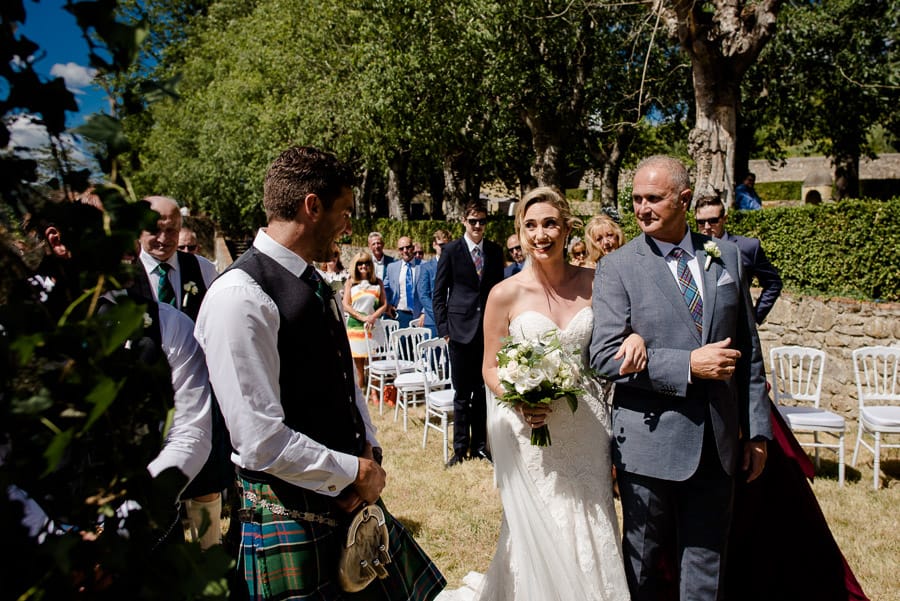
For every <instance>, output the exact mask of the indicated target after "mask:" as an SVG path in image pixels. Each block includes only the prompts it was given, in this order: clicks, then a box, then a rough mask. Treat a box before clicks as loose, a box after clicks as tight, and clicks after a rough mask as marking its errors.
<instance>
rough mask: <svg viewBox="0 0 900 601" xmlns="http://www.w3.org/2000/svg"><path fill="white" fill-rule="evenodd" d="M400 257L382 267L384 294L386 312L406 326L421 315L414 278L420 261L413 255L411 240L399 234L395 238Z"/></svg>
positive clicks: (403, 326) (415, 278) (417, 276)
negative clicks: (386, 306)
mask: <svg viewBox="0 0 900 601" xmlns="http://www.w3.org/2000/svg"><path fill="white" fill-rule="evenodd" d="M397 250H399V251H400V258H399V260H397V261H394V262H392V263H389V264H388V265H387V267H385V269H384V294H385V296H386V297H387V302H388V305H389V307H390V308H389V309H388V314H390V315H393V316H394V319H396V320H397V321H399V322H400V327H401V328H408V327H409V326H410V325H411V323H412V321H413V320H418V319H419V318H420V317H421V316H422V304H421V303H420V302H419V301H418V299H417V297H416V280H417V279H418V278H419V266H420V265H421V261H420V260H419V259H417V258H416V257H415V254H414V247H413V243H412V240H411V239H410V238H409V236H401V237H400V239H399V240H397Z"/></svg>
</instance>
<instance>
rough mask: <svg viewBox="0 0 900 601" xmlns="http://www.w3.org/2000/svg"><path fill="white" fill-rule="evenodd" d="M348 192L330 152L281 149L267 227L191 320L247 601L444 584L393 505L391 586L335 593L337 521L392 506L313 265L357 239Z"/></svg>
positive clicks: (416, 591)
mask: <svg viewBox="0 0 900 601" xmlns="http://www.w3.org/2000/svg"><path fill="white" fill-rule="evenodd" d="M353 183H354V179H353V175H352V172H351V171H350V168H349V167H348V166H347V165H345V164H343V163H341V162H340V161H338V160H337V158H335V157H334V155H331V154H329V153H325V152H322V151H320V150H318V149H316V148H312V147H292V148H289V149H287V150H285V151H284V152H283V153H281V155H280V156H279V157H278V158H277V159H276V160H275V161H274V162H273V163H272V164H271V165H270V166H269V169H268V172H267V173H266V177H265V184H264V186H263V205H264V207H265V210H266V216H267V220H268V225H267V227H265V228H262V229H260V230H259V232H258V233H257V235H256V238H255V240H254V241H253V246H252V247H251V248H250V249H249V250H248V251H247V252H245V253H244V254H242V255H241V256H240V257H239V258H238V260H237V261H235V263H233V264H232V266H231V267H230V268H229V269H228V270H227V271H226V272H225V273H224V274H222V276H221V277H220V278H218V279H217V280H216V281H215V282H214V283H213V285H212V287H211V288H210V291H209V294H208V296H207V299H206V301H205V302H204V303H203V306H202V307H201V309H200V315H199V318H198V321H197V328H196V330H195V335H196V337H197V340H198V341H199V342H200V345H201V346H202V347H203V348H204V350H205V351H206V357H207V365H208V366H209V374H210V382H211V383H212V385H213V388H214V389H215V391H216V395H217V397H218V400H219V403H220V405H221V406H222V411H223V413H224V415H225V420H226V422H227V424H228V428H229V430H230V432H231V442H232V445H233V447H234V454H233V457H234V460H235V462H236V464H237V465H238V467H239V477H240V486H241V489H242V491H243V496H242V510H241V511H240V512H239V515H240V518H241V524H240V527H241V532H242V541H243V544H242V547H241V549H242V554H241V556H240V563H239V569H240V570H241V571H243V573H244V574H245V581H246V583H247V591H246V592H247V594H248V596H249V597H250V598H251V599H257V598H263V597H265V598H280V599H289V598H299V597H309V596H310V595H312V596H314V597H318V598H321V599H348V598H357V597H359V598H373V599H384V600H387V601H392V600H398V601H399V600H401V599H403V600H430V599H433V598H434V597H435V596H436V595H437V594H438V592H440V590H441V589H442V588H443V587H444V584H445V581H444V578H443V576H441V574H440V572H439V571H438V570H437V568H436V567H435V566H434V564H433V563H432V562H431V560H430V559H429V558H428V557H427V555H426V554H425V553H424V552H423V551H422V550H421V548H419V546H418V545H417V544H416V542H415V541H414V540H413V538H412V536H411V535H410V534H409V533H408V531H407V530H406V529H405V528H404V527H403V526H402V525H401V524H400V523H399V522H398V521H397V520H395V519H394V518H393V516H391V515H390V513H388V512H387V511H386V509H385V510H384V514H385V517H386V520H387V523H386V527H387V528H388V530H389V536H390V547H389V549H388V552H389V554H390V558H391V561H390V563H387V564H386V565H385V564H382V567H383V568H384V569H385V570H386V571H387V577H386V578H385V579H384V580H375V581H373V582H372V583H370V584H369V585H368V586H367V587H366V588H365V589H364V591H362V592H360V593H359V594H357V595H348V594H346V593H345V592H343V591H342V590H341V588H340V586H339V584H338V562H339V558H340V554H341V549H342V548H343V547H344V544H345V542H346V540H347V531H346V526H343V527H342V526H341V525H339V524H346V523H347V519H348V518H349V517H350V515H351V514H352V513H353V512H354V511H355V510H356V509H357V508H359V507H361V506H362V505H363V504H364V503H368V504H374V503H377V504H378V505H379V506H380V507H381V508H382V509H384V504H383V503H382V502H381V500H380V497H381V492H382V490H383V489H384V486H385V479H386V473H385V471H384V469H383V468H382V467H381V465H380V460H381V448H380V445H379V444H378V441H377V440H376V438H375V429H374V428H373V427H372V424H371V420H370V418H369V412H368V408H367V407H366V403H365V401H364V400H363V398H362V394H361V393H360V391H359V388H358V387H357V386H356V380H355V379H354V377H353V361H352V357H351V354H350V345H349V342H348V339H347V333H346V330H345V327H344V323H343V319H342V318H341V314H340V310H339V308H338V306H337V303H336V302H335V300H334V297H333V296H332V295H331V293H330V289H329V288H328V287H327V286H324V283H323V282H322V281H321V279H320V278H319V277H318V275H317V272H316V270H315V269H314V268H313V267H312V262H314V261H327V260H328V259H329V258H330V257H331V256H332V254H331V253H332V252H333V249H334V242H335V241H336V240H337V239H338V238H339V237H341V236H344V235H346V234H349V233H350V229H351V226H350V216H351V214H352V211H353V191H352V188H351V186H352V185H353Z"/></svg>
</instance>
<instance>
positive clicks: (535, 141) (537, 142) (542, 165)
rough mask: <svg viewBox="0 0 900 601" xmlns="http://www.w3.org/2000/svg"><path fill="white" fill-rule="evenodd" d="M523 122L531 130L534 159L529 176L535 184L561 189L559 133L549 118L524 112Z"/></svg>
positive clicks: (561, 163)
mask: <svg viewBox="0 0 900 601" xmlns="http://www.w3.org/2000/svg"><path fill="white" fill-rule="evenodd" d="M525 123H526V125H528V129H529V130H531V145H532V148H533V149H534V160H533V161H532V163H531V177H532V179H533V180H534V183H535V185H537V186H551V187H553V188H558V189H560V190H561V189H562V185H563V183H562V180H563V172H564V169H563V165H564V159H563V154H564V153H563V148H562V140H561V138H562V136H561V133H560V131H559V129H558V127H556V126H555V125H554V124H553V123H552V120H551V119H544V118H543V117H540V116H537V115H534V114H532V113H530V112H527V113H526V116H525Z"/></svg>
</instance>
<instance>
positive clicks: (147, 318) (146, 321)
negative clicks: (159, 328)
mask: <svg viewBox="0 0 900 601" xmlns="http://www.w3.org/2000/svg"><path fill="white" fill-rule="evenodd" d="M152 325H153V318H152V317H150V314H149V313H144V327H145V328H149V327H150V326H152Z"/></svg>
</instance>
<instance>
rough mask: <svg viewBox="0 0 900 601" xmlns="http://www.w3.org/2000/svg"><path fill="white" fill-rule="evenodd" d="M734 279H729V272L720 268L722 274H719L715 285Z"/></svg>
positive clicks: (732, 281)
mask: <svg viewBox="0 0 900 601" xmlns="http://www.w3.org/2000/svg"><path fill="white" fill-rule="evenodd" d="M732 283H734V280H733V279H731V274H730V273H728V271H727V270H724V269H723V270H722V274H721V275H720V276H719V279H718V280H716V286H724V285H725V284H732Z"/></svg>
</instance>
